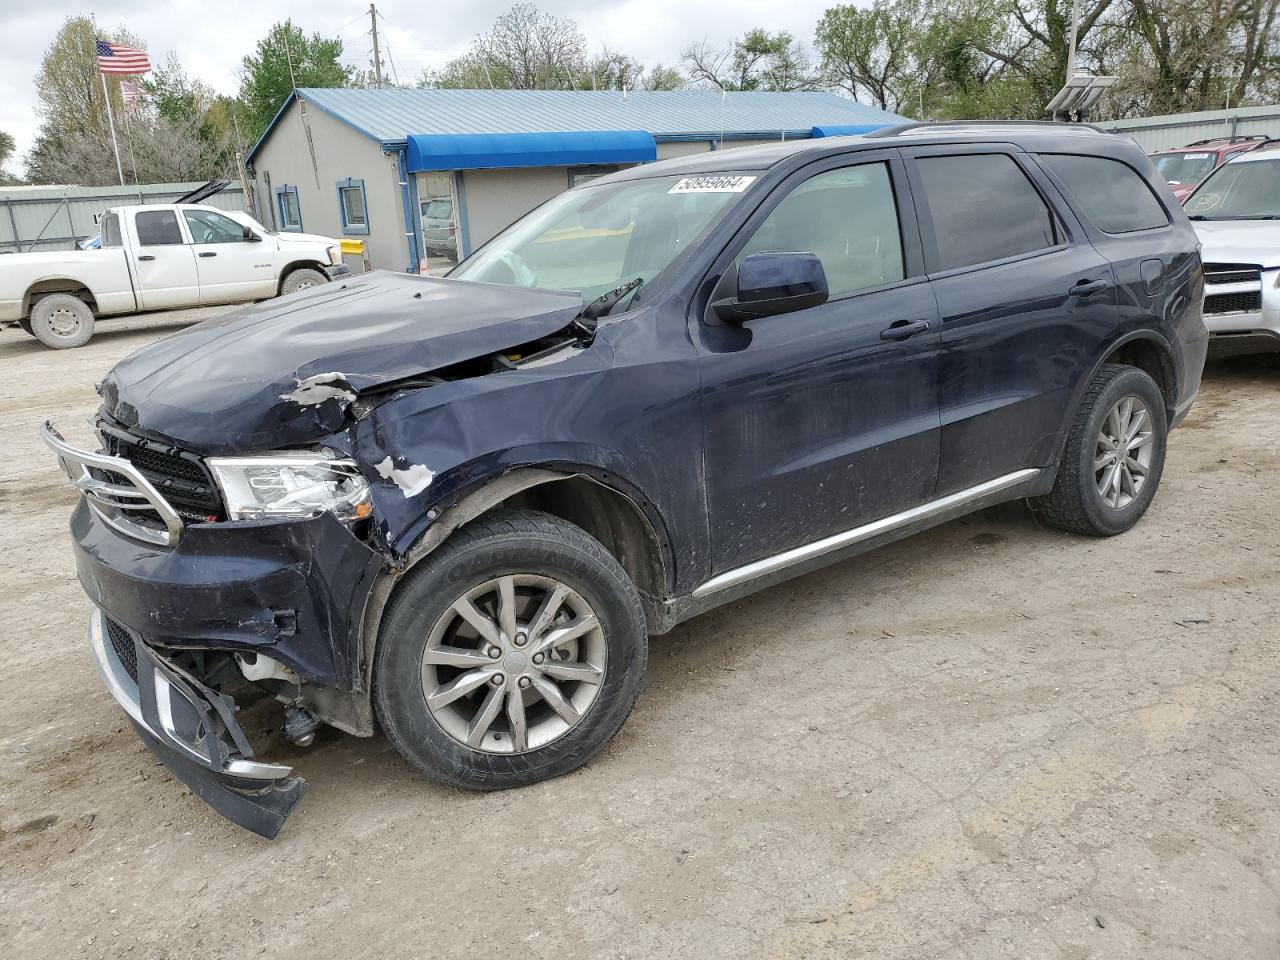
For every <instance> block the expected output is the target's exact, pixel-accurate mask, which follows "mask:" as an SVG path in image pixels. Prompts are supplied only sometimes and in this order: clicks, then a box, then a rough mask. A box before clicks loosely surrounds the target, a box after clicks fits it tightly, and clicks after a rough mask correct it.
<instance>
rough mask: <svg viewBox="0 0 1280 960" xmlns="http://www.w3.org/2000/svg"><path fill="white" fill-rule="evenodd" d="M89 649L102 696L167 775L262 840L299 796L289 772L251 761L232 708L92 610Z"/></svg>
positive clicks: (301, 785) (299, 783) (299, 785)
mask: <svg viewBox="0 0 1280 960" xmlns="http://www.w3.org/2000/svg"><path fill="white" fill-rule="evenodd" d="M89 648H90V650H91V652H92V654H93V661H94V665H95V666H96V667H97V668H98V673H99V674H100V675H101V676H102V681H103V683H104V684H105V685H106V687H107V690H108V691H109V692H110V693H111V695H112V696H113V697H115V699H116V702H117V703H119V704H120V706H121V707H122V708H123V709H124V711H125V713H127V714H128V715H129V719H130V720H131V721H132V723H133V726H134V729H135V730H137V732H138V736H139V737H141V738H142V742H143V743H145V744H146V745H147V748H148V749H150V750H151V752H152V753H153V754H155V756H156V758H157V759H158V760H160V762H161V763H163V764H164V765H165V767H166V768H168V770H169V772H170V773H172V774H173V775H174V776H175V777H177V778H178V779H179V780H181V781H182V782H183V783H185V784H186V785H187V786H188V787H190V788H191V791H192V792H193V793H194V794H195V795H196V796H198V797H199V798H200V799H201V800H203V801H204V802H205V803H207V804H209V806H211V807H213V809H215V810H217V811H218V813H220V814H222V815H223V816H224V817H226V818H227V819H228V820H231V821H232V822H234V823H237V824H239V825H240V826H242V827H244V828H245V829H247V830H251V831H253V832H254V833H256V834H258V835H260V836H263V837H267V838H268V839H270V838H272V837H274V836H275V835H276V834H277V833H279V832H280V828H281V827H282V826H283V825H284V821H285V819H286V818H287V817H288V816H289V813H290V812H291V811H292V810H293V808H294V806H295V805H296V804H297V802H298V801H299V800H300V799H302V794H303V793H304V792H306V789H307V786H306V782H305V781H304V780H302V779H301V778H299V777H290V773H291V772H292V770H291V768H289V767H286V766H281V765H279V764H274V763H261V762H259V761H256V760H254V759H253V756H254V753H253V748H252V747H251V746H250V745H249V742H248V740H247V739H246V738H245V735H244V731H243V730H242V729H241V728H240V724H239V723H237V721H236V718H235V714H236V710H237V707H236V704H235V701H234V700H232V699H231V698H230V697H228V696H225V695H223V694H221V693H218V692H217V691H215V690H213V689H211V688H210V687H208V686H206V685H204V684H203V683H201V682H200V680H198V679H197V678H196V677H195V676H193V675H192V674H190V673H187V672H185V671H184V670H182V669H181V668H180V667H179V666H178V665H177V664H176V663H175V662H173V661H171V660H167V659H163V658H161V657H160V656H159V655H158V654H156V653H155V652H154V651H152V650H151V648H150V647H148V646H147V645H146V644H144V643H142V642H141V641H139V640H138V639H137V637H136V636H135V635H134V634H133V633H132V632H131V631H129V630H127V629H126V628H125V627H123V626H122V625H120V624H119V623H116V622H115V621H114V620H111V619H110V618H109V617H107V615H106V614H105V613H103V612H102V610H100V609H98V608H96V607H95V608H94V611H93V614H92V616H91V619H90V623H89Z"/></svg>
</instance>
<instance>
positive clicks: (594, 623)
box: [422, 574, 606, 753]
mask: <svg viewBox="0 0 1280 960" xmlns="http://www.w3.org/2000/svg"><path fill="white" fill-rule="evenodd" d="M605 656H606V644H605V638H604V631H603V629H602V628H601V625H600V620H599V618H598V617H597V616H596V614H595V611H594V610H592V609H591V606H590V605H589V604H588V603H587V601H586V600H584V599H583V598H582V597H581V596H580V595H579V594H578V593H576V592H575V591H574V590H572V589H570V588H569V587H568V586H566V585H565V584H563V583H561V582H559V581H558V580H555V579H552V578H551V577H544V576H537V575H533V574H511V575H507V576H502V577H497V578H495V579H492V580H489V581H486V582H485V583H482V584H480V585H479V586H477V587H474V588H472V589H470V590H468V591H467V592H466V593H464V594H463V595H462V596H460V597H458V598H457V599H456V600H454V602H453V603H452V604H450V606H449V608H448V609H447V610H446V611H445V612H444V613H443V614H442V615H441V616H440V617H439V619H437V620H436V622H435V624H434V625H433V627H432V629H431V633H430V636H429V637H428V639H427V645H426V649H425V650H424V651H423V655H422V690H423V695H424V697H425V698H426V703H427V709H428V710H429V711H430V713H431V715H432V716H433V717H434V718H435V720H436V722H437V723H439V724H440V726H441V727H442V728H443V729H444V730H445V731H446V732H447V733H448V734H449V735H450V736H451V737H453V738H454V739H455V740H458V741H459V742H461V743H463V744H465V745H466V746H468V747H470V748H471V749H473V750H481V751H484V752H486V753H523V752H525V751H528V750H536V749H538V748H540V747H544V746H546V745H547V744H549V743H551V742H552V741H553V740H556V739H558V738H560V737H562V736H564V735H565V734H566V733H568V732H569V731H570V730H572V729H573V728H574V727H576V726H577V725H578V723H579V722H580V721H581V720H582V718H583V716H585V715H586V713H587V711H588V710H589V709H590V707H591V705H592V704H593V703H594V702H595V700H596V697H597V696H598V695H599V693H600V686H601V684H602V683H603V682H604V672H605Z"/></svg>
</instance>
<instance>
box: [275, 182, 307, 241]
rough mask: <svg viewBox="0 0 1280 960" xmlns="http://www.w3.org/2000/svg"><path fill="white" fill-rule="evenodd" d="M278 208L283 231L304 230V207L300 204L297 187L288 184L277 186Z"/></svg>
mask: <svg viewBox="0 0 1280 960" xmlns="http://www.w3.org/2000/svg"><path fill="white" fill-rule="evenodd" d="M276 208H277V209H278V210H279V213H280V229H281V231H288V232H291V233H301V232H302V207H301V206H299V205H298V188H297V187H291V186H289V185H288V184H285V185H284V186H283V187H276Z"/></svg>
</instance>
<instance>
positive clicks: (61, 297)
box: [29, 293, 93, 350]
mask: <svg viewBox="0 0 1280 960" xmlns="http://www.w3.org/2000/svg"><path fill="white" fill-rule="evenodd" d="M29 322H30V333H31V335H32V336H33V337H35V338H36V339H37V340H39V341H40V342H41V343H43V344H44V345H45V346H46V347H52V348H53V349H55V350H69V349H70V348H72V347H82V346H84V345H85V344H86V343H88V342H89V338H90V337H92V336H93V311H92V310H90V309H89V305H88V304H87V303H85V302H84V301H83V300H81V299H80V298H79V297H76V296H73V295H71V294H69V293H51V294H49V295H48V296H47V297H41V298H40V299H39V300H37V301H36V305H35V306H34V307H32V308H31V318H30V321H29Z"/></svg>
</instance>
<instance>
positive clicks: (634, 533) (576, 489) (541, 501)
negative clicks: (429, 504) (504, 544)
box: [493, 476, 667, 600]
mask: <svg viewBox="0 0 1280 960" xmlns="http://www.w3.org/2000/svg"><path fill="white" fill-rule="evenodd" d="M499 507H504V508H517V509H526V510H540V511H542V512H543V513H549V514H551V515H552V516H556V517H559V518H561V519H562V520H567V521H569V522H570V523H572V524H576V525H577V526H579V527H581V528H582V529H584V530H586V531H587V533H589V534H591V535H592V536H593V537H595V538H596V539H597V540H599V541H600V542H601V543H602V544H603V545H604V548H605V549H606V550H608V551H609V552H610V553H611V554H613V556H614V557H615V558H616V559H617V560H618V562H619V563H620V564H622V568H623V569H624V570H626V571H627V575H628V576H629V577H631V582H632V583H634V584H635V585H636V589H637V590H638V591H640V594H641V596H642V597H644V598H645V599H646V600H660V599H662V598H663V597H665V596H666V594H667V569H666V560H665V551H664V549H663V547H662V545H661V543H660V542H659V540H658V536H657V534H656V533H655V532H654V529H653V525H652V524H651V523H650V522H649V520H648V518H647V517H645V515H644V514H643V513H642V512H641V510H640V508H639V507H637V506H636V504H635V503H633V502H632V501H631V500H630V499H629V498H628V497H626V496H624V495H623V494H621V493H619V492H618V491H617V490H614V489H613V488H612V487H607V486H605V485H604V484H602V483H598V482H596V481H595V480H591V479H589V478H587V477H584V476H571V477H565V478H564V479H561V480H553V481H551V482H549V483H542V484H538V485H537V486H534V487H529V488H527V489H525V490H521V491H519V492H518V493H516V494H513V495H512V496H511V497H508V498H507V499H505V500H503V501H502V503H500V504H498V505H497V506H495V507H494V508H493V509H498V508H499Z"/></svg>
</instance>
